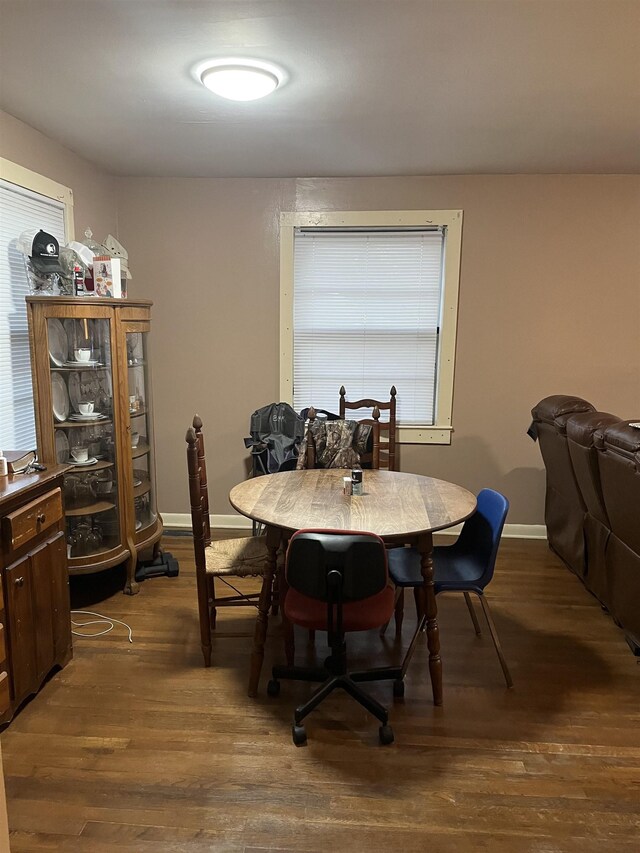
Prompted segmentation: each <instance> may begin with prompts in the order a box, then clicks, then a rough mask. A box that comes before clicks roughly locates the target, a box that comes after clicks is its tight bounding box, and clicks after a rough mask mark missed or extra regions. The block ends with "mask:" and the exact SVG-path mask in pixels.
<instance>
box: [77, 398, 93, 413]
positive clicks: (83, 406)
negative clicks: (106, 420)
mask: <svg viewBox="0 0 640 853" xmlns="http://www.w3.org/2000/svg"><path fill="white" fill-rule="evenodd" d="M93 406H94V403H93V400H87V402H85V403H78V408H79V409H80V414H81V415H91V414H92V413H93Z"/></svg>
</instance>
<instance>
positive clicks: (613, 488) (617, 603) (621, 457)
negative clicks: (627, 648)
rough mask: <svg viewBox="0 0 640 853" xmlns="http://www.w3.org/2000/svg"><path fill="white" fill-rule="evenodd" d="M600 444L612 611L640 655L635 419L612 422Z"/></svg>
mask: <svg viewBox="0 0 640 853" xmlns="http://www.w3.org/2000/svg"><path fill="white" fill-rule="evenodd" d="M638 420H640V419H638ZM596 446H597V450H598V469H599V472H600V482H601V484H602V496H603V498H604V505H605V508H606V511H607V515H608V517H609V522H610V525H611V535H610V536H609V539H608V541H607V546H606V550H605V572H606V583H607V608H608V610H609V612H610V613H611V615H612V616H613V618H614V619H615V621H616V622H617V623H618V624H619V625H621V626H622V627H623V628H624V629H626V630H627V631H628V632H629V633H630V634H631V635H632V637H627V639H629V640H630V645H632V647H633V646H634V645H635V647H636V648H638V650H639V651H640V429H637V428H635V427H632V426H629V421H620V422H619V423H617V424H611V425H610V426H608V427H606V428H605V429H604V430H603V431H602V432H598V433H596Z"/></svg>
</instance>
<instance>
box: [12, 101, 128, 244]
mask: <svg viewBox="0 0 640 853" xmlns="http://www.w3.org/2000/svg"><path fill="white" fill-rule="evenodd" d="M0 157H5V158H6V159H7V160H11V161H12V162H14V163H17V164H18V165H19V166H24V168H25V169H31V171H32V172H37V173H38V174H39V175H44V176H45V177H47V178H50V179H51V180H52V181H57V182H58V183H59V184H63V185H64V186H65V187H69V188H70V189H71V190H73V210H74V220H75V232H76V239H83V235H84V231H85V229H86V228H87V227H90V228H91V229H92V231H93V233H94V235H95V237H96V238H97V239H98V240H103V239H104V238H105V237H106V236H107V234H113V235H114V236H115V235H116V232H117V230H118V216H117V210H116V194H115V182H114V179H113V178H112V177H111V176H110V175H106V174H105V173H104V172H102V171H100V170H99V169H97V168H96V167H95V166H93V165H92V164H91V163H89V162H87V160H84V159H83V158H82V157H79V156H78V155H77V154H74V153H73V151H70V150H69V149H68V148H65V147H64V146H62V145H60V144H58V143H57V142H53V141H52V140H51V139H49V138H48V137H46V136H44V135H43V134H42V133H40V132H39V131H37V130H34V129H33V128H32V127H29V125H27V124H24V122H21V121H19V120H18V119H17V118H14V117H13V116H11V115H9V114H8V113H5V112H2V111H0Z"/></svg>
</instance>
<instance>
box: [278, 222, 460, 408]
mask: <svg viewBox="0 0 640 853" xmlns="http://www.w3.org/2000/svg"><path fill="white" fill-rule="evenodd" d="M294 241H295V242H294V341H293V347H294V354H293V361H294V392H293V399H294V408H295V409H297V410H300V409H302V408H305V407H306V406H310V405H312V406H315V407H316V408H322V409H328V410H329V411H336V407H337V405H338V391H339V388H340V386H341V385H344V386H345V388H346V390H347V399H349V400H356V399H361V398H363V397H372V398H374V399H378V400H385V399H388V397H389V389H390V388H391V386H392V385H395V386H396V389H397V392H398V396H397V404H398V408H397V419H398V422H399V423H401V424H433V423H434V414H435V413H434V408H435V402H434V401H435V392H436V374H437V362H438V332H439V326H440V312H441V299H442V272H443V250H444V231H443V229H441V228H439V229H432V230H409V231H383V230H380V231H375V230H373V231H328V230H323V231H313V230H305V229H298V230H297V231H296V232H295V238H294Z"/></svg>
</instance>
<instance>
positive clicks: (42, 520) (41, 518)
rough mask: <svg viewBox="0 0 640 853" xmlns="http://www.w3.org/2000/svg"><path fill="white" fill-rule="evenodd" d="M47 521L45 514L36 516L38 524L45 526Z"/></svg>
mask: <svg viewBox="0 0 640 853" xmlns="http://www.w3.org/2000/svg"><path fill="white" fill-rule="evenodd" d="M46 520H47V516H46V515H45V514H44V513H43V512H41V513H40V514H39V515H37V516H36V521H37V522H38V524H44V523H45V521H46Z"/></svg>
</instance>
